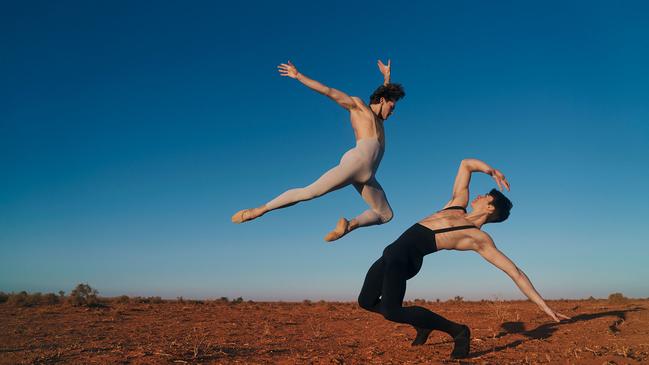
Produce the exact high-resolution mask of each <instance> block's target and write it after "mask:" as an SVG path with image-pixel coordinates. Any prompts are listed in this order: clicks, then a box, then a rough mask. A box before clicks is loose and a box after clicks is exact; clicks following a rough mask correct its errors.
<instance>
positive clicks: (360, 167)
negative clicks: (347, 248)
mask: <svg viewBox="0 0 649 365" xmlns="http://www.w3.org/2000/svg"><path fill="white" fill-rule="evenodd" d="M382 157H383V148H382V147H381V144H380V143H379V140H378V139H376V138H363V139H359V140H358V141H356V147H354V148H352V149H351V150H349V151H347V152H345V154H344V155H343V157H342V158H341V159H340V164H338V166H336V167H334V168H332V169H331V170H329V171H327V172H326V173H325V174H324V175H322V176H320V178H319V179H318V180H316V181H315V182H314V183H313V184H311V185H309V186H306V187H303V188H297V189H291V190H288V191H286V192H284V193H282V194H281V195H280V196H278V197H277V198H275V199H273V200H271V201H270V202H268V203H267V204H266V207H267V208H269V210H274V209H279V208H283V207H287V206H289V205H293V204H295V203H299V202H301V201H305V200H310V199H313V198H317V197H319V196H321V195H324V194H326V193H328V192H330V191H334V190H337V189H340V188H342V187H345V186H347V185H350V184H353V185H354V187H355V188H356V190H358V192H359V193H360V194H361V196H362V197H363V200H365V202H366V203H367V204H368V205H369V206H370V209H368V210H366V211H364V212H363V213H361V214H360V215H359V216H358V217H356V221H357V222H358V226H359V227H363V226H370V225H373V224H383V223H387V222H388V221H389V220H390V219H392V209H391V208H390V204H389V203H388V199H387V198H386V196H385V193H384V192H383V188H381V185H380V184H379V182H378V181H376V178H375V177H374V174H376V170H377V169H378V168H379V163H381V158H382Z"/></svg>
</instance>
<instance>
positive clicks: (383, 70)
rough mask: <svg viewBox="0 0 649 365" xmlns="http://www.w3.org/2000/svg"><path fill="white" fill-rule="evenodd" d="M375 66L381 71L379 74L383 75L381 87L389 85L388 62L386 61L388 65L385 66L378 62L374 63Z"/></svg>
mask: <svg viewBox="0 0 649 365" xmlns="http://www.w3.org/2000/svg"><path fill="white" fill-rule="evenodd" d="M376 64H377V66H379V71H381V74H382V75H383V85H387V84H389V83H390V60H389V59H388V64H387V66H386V65H384V64H383V61H381V60H378V61H377V62H376Z"/></svg>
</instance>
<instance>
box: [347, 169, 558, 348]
mask: <svg viewBox="0 0 649 365" xmlns="http://www.w3.org/2000/svg"><path fill="white" fill-rule="evenodd" d="M473 172H483V173H485V174H488V175H491V176H492V177H493V178H494V180H495V181H496V183H497V184H498V186H499V187H500V189H501V190H502V188H503V187H505V188H506V189H507V190H509V182H507V180H506V179H505V176H504V175H503V174H502V173H501V172H500V171H498V170H496V169H493V168H491V167H490V166H489V165H487V164H486V163H484V162H483V161H480V160H476V159H466V160H463V161H462V163H461V164H460V168H459V171H458V173H457V176H456V177H455V184H454V185H453V197H452V198H451V200H450V201H449V202H448V203H447V204H446V206H445V207H444V209H442V210H440V211H438V212H436V213H433V214H432V215H430V216H428V217H426V218H424V219H422V220H421V221H419V222H418V223H416V224H414V225H413V226H412V227H410V228H408V230H406V231H405V232H404V233H403V234H402V235H401V236H400V237H399V238H398V239H397V240H396V241H394V242H393V243H392V244H390V245H389V246H388V247H386V248H385V250H384V251H383V256H381V258H379V259H378V260H377V261H376V262H375V263H374V264H373V265H372V267H370V270H369V271H368V272H367V276H366V277H365V282H364V283H363V289H362V290H361V293H360V295H359V297H358V303H359V304H360V306H361V307H362V308H364V309H367V310H369V311H372V312H376V313H380V314H382V315H383V316H384V317H385V319H387V320H390V321H393V322H398V323H407V324H410V325H412V326H413V327H415V329H416V330H417V337H416V338H415V340H414V341H413V342H412V345H413V346H416V345H423V344H424V343H425V342H426V340H427V339H428V335H430V333H431V332H432V331H433V330H438V331H442V332H446V333H447V334H449V335H450V336H451V337H453V339H454V341H455V347H454V348H453V352H452V353H451V357H452V358H463V357H466V356H468V354H469V348H470V343H471V332H470V330H469V327H467V326H465V325H462V324H459V323H455V322H453V321H449V320H448V319H446V318H444V317H442V316H440V315H438V314H435V313H433V312H431V311H430V310H428V309H426V308H423V307H418V306H411V307H403V306H402V304H403V297H404V295H405V293H406V281H407V280H408V279H410V278H412V277H413V276H415V275H416V274H417V272H419V269H420V268H421V264H422V260H423V257H424V256H425V255H428V254H429V253H433V252H435V251H438V250H459V251H469V250H471V251H476V252H478V253H479V254H480V255H481V256H482V257H483V258H484V259H485V260H487V261H489V262H490V263H491V264H493V265H494V266H496V267H498V268H499V269H501V270H503V271H504V272H505V273H507V275H509V276H510V277H511V278H512V280H513V281H514V282H515V283H516V285H517V286H518V288H519V289H520V290H521V291H522V292H523V294H525V295H526V296H527V297H528V298H529V299H530V300H532V301H533V302H534V303H536V304H537V305H538V306H539V308H541V310H543V311H544V312H545V313H547V314H548V315H549V316H550V317H552V319H554V320H555V321H557V322H559V321H560V318H562V319H569V318H568V317H566V316H564V315H563V314H560V313H557V312H555V311H553V310H552V309H551V308H550V307H548V305H547V304H546V303H545V301H544V300H543V298H542V297H541V295H539V293H538V292H537V291H536V289H534V286H532V283H531V282H530V280H529V279H528V277H527V276H526V275H525V273H523V271H522V270H521V269H519V268H518V267H516V265H515V264H514V263H513V262H512V261H511V260H510V259H509V258H507V256H505V255H504V254H503V253H502V252H500V251H499V250H498V249H497V248H496V246H495V245H494V242H493V240H492V239H491V237H490V236H489V235H488V234H487V233H485V232H483V231H481V227H482V226H483V225H484V224H486V223H497V222H502V221H504V220H505V219H507V217H508V216H509V211H510V209H511V208H512V203H511V202H510V201H509V199H507V198H506V197H505V196H504V195H503V194H502V193H501V192H499V191H498V190H496V189H493V190H491V192H489V193H488V194H486V195H479V196H478V197H476V198H475V199H474V200H473V201H471V208H473V211H472V212H470V213H467V211H466V206H467V205H468V203H469V182H470V181H471V174H472V173H473Z"/></svg>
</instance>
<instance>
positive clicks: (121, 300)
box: [115, 295, 131, 304]
mask: <svg viewBox="0 0 649 365" xmlns="http://www.w3.org/2000/svg"><path fill="white" fill-rule="evenodd" d="M115 302H117V303H119V304H128V303H130V302H131V298H129V296H128V295H120V296H119V297H117V299H115Z"/></svg>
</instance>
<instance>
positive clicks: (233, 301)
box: [232, 297, 243, 304]
mask: <svg viewBox="0 0 649 365" xmlns="http://www.w3.org/2000/svg"><path fill="white" fill-rule="evenodd" d="M232 303H234V304H239V303H243V298H241V297H239V298H237V299H232Z"/></svg>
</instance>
